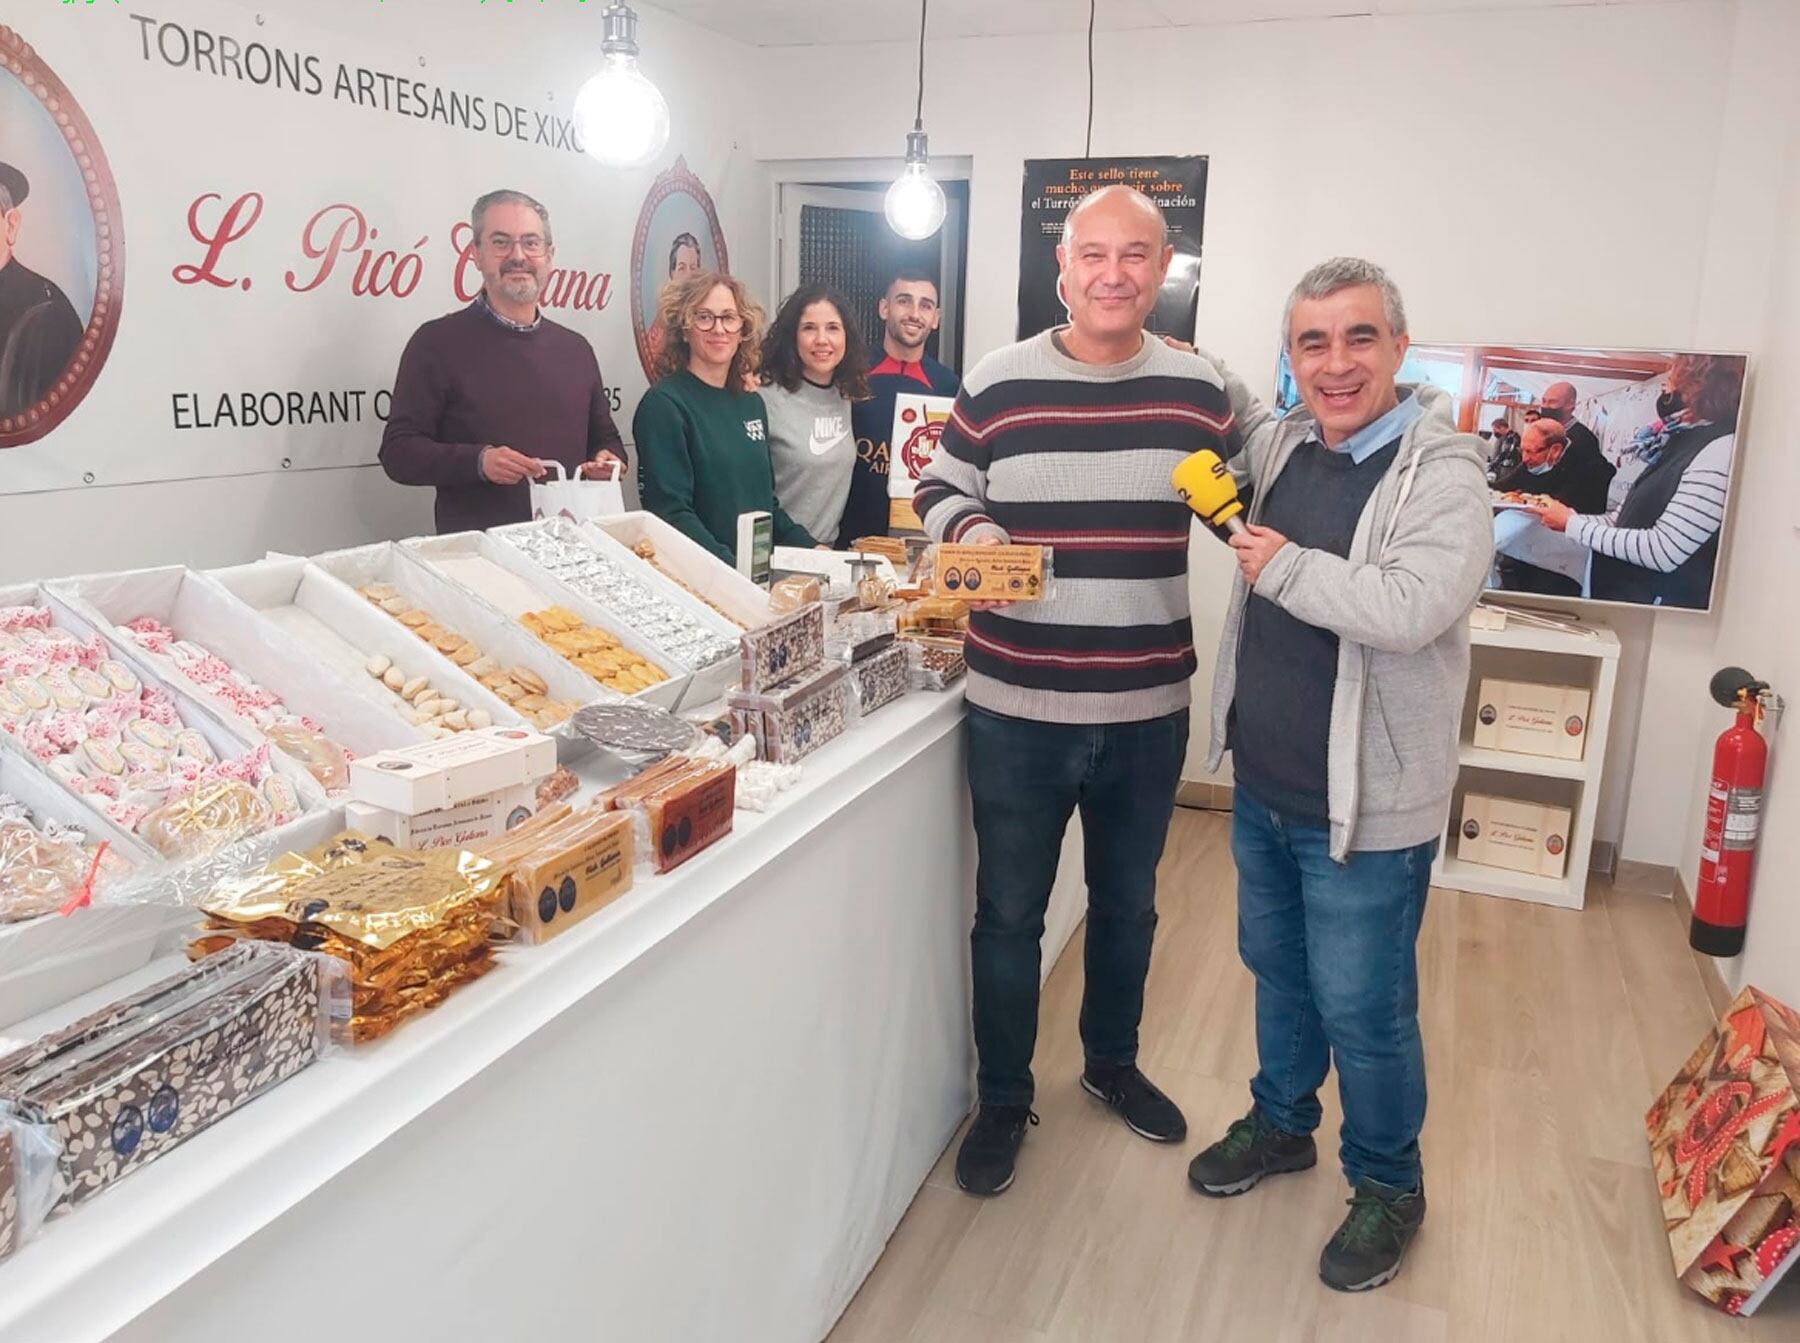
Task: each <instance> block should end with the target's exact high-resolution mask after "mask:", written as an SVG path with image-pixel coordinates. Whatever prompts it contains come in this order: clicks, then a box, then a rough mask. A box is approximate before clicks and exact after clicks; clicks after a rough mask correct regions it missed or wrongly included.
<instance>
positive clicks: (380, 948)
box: [188, 831, 501, 1043]
mask: <svg viewBox="0 0 1800 1343" xmlns="http://www.w3.org/2000/svg"><path fill="white" fill-rule="evenodd" d="M500 906H501V891H500V882H499V873H498V869H497V868H496V867H495V865H494V864H493V863H492V862H490V861H489V860H488V859H486V858H484V857H481V856H480V855H479V854H473V853H467V852H463V851H459V850H455V849H438V850H432V851H430V852H426V853H412V852H407V851H402V850H399V849H396V848H395V847H394V846H393V845H391V844H386V843H383V842H382V841H380V840H373V839H370V838H369V837H368V836H366V835H361V834H358V833H356V832H354V831H345V832H343V833H341V834H339V835H337V836H336V837H335V838H334V839H332V840H331V841H330V842H329V843H327V844H325V845H322V846H321V847H320V848H318V849H315V850H313V851H312V852H310V853H304V854H300V853H288V854H283V855H282V856H281V857H279V858H277V859H276V860H275V861H274V862H272V863H270V864H269V865H268V866H267V867H266V868H264V869H263V870H262V871H261V872H258V873H253V874H251V875H248V876H243V877H239V878H236V879H234V880H228V881H226V882H223V883H222V884H221V885H220V886H219V887H218V889H216V890H215V891H213V892H212V893H211V894H210V895H208V896H206V897H205V898H204V899H202V900H201V902H200V908H201V911H202V912H203V913H205V914H206V916H207V920H208V922H207V925H206V927H205V928H204V929H203V930H202V931H201V932H200V933H199V934H198V935H197V936H196V937H195V939H194V941H193V942H192V944H190V946H189V948H188V954H189V955H192V956H207V955H211V954H214V953H217V952H219V951H220V950H221V949H222V948H225V947H228V946H230V945H231V944H232V943H234V942H240V941H258V942H274V943H285V944H289V945H292V946H296V947H300V948H302V949H304V950H307V951H322V952H326V953H328V954H330V955H331V956H333V957H335V958H337V959H338V960H340V961H343V962H346V963H347V964H348V965H349V967H350V980H351V989H352V995H353V1011H352V1013H351V1016H350V1022H349V1031H350V1036H351V1038H352V1039H354V1040H355V1041H357V1042H358V1043H361V1042H364V1041H367V1040H373V1039H377V1038H379V1037H380V1036H382V1035H385V1034H387V1032H389V1031H391V1030H392V1029H393V1028H394V1027H395V1026H397V1025H399V1024H400V1023H401V1022H402V1021H404V1020H406V1019H407V1018H408V1017H410V1016H412V1015H414V1014H415V1013H418V1012H421V1011H424V1010H426V1009H427V1008H430V1007H434V1006H436V1005H437V1004H438V1003H440V1002H442V1001H443V1000H444V998H445V997H447V996H448V995H449V993H450V992H451V990H453V989H454V988H456V987H457V986H458V985H460V984H463V983H466V982H468V981H469V980H472V979H475V978H477V977H479V976H480V975H483V974H486V973H487V971H488V970H490V969H492V968H493V959H492V949H491V947H490V946H489V942H488V932H489V929H490V927H491V926H492V924H493V921H494V919H495V918H496V917H497V916H498V915H499V914H500Z"/></svg>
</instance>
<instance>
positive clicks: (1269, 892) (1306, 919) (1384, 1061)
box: [1231, 785, 1437, 1189]
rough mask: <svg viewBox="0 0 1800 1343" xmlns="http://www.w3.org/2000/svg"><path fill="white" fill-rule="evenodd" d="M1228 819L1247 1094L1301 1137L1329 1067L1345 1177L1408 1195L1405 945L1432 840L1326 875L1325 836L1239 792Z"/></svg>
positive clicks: (1410, 938)
mask: <svg viewBox="0 0 1800 1343" xmlns="http://www.w3.org/2000/svg"><path fill="white" fill-rule="evenodd" d="M1232 806H1233V812H1232V818H1231V855H1232V857H1233V859H1235V860H1236V862H1237V871H1238V951H1239V953H1240V954H1241V955H1242V956H1243V958H1244V964H1245V965H1247V966H1249V967H1250V972H1251V973H1252V974H1253V975H1255V976H1256V1052H1257V1060H1258V1063H1259V1065H1260V1066H1259V1070H1258V1072H1257V1074H1256V1078H1255V1080H1254V1081H1252V1082H1251V1083H1250V1094H1251V1095H1252V1096H1254V1097H1255V1099H1256V1104H1257V1105H1258V1106H1259V1107H1260V1108H1261V1110H1262V1112H1263V1114H1264V1115H1265V1116H1266V1117H1267V1118H1268V1120H1269V1121H1270V1122H1271V1123H1272V1124H1274V1125H1275V1126H1276V1127H1277V1128H1280V1129H1283V1130H1285V1131H1287V1132H1289V1133H1311V1132H1312V1131H1313V1130H1314V1129H1316V1128H1317V1127H1318V1126H1319V1095H1318V1092H1319V1087H1320V1086H1321V1085H1322V1084H1323V1083H1324V1081H1325V1072H1326V1069H1327V1068H1328V1067H1329V1066H1330V1065H1331V1064H1332V1063H1333V1062H1334V1061H1335V1062H1336V1064H1337V1070H1338V1094H1339V1096H1340V1097H1341V1098H1342V1100H1343V1103H1344V1125H1343V1132H1342V1135H1341V1139H1342V1140H1341V1143H1340V1146H1339V1157H1340V1159H1341V1160H1342V1162H1343V1166H1344V1175H1345V1177H1346V1178H1347V1179H1348V1180H1349V1181H1350V1183H1351V1184H1353V1185H1354V1184H1358V1183H1360V1182H1362V1181H1364V1180H1376V1181H1379V1182H1380V1183H1382V1184H1385V1185H1392V1186H1394V1187H1395V1188H1399V1189H1413V1188H1416V1187H1417V1186H1418V1185H1419V1184H1420V1180H1421V1177H1420V1165H1419V1130H1420V1129H1421V1128H1422V1127H1423V1126H1424V1123H1425V1050H1424V1048H1423V1046H1422V1045H1421V1044H1420V1041H1419V966H1418V958H1417V955H1416V954H1415V944H1416V943H1417V941H1418V936H1419V922H1420V920H1421V919H1422V918H1423V917H1424V914H1425V892H1426V890H1427V888H1428V887H1429V886H1430V883H1431V860H1432V857H1433V856H1434V855H1435V854H1436V852H1437V841H1436V840H1433V841H1431V842H1430V843H1426V844H1420V845H1418V846H1417V847H1416V848H1411V849H1395V850H1391V851H1387V852H1379V853H1352V854H1351V855H1350V859H1349V861H1348V862H1345V863H1335V862H1333V861H1332V860H1331V857H1330V853H1329V832H1328V831H1327V830H1326V829H1325V828H1324V827H1323V826H1315V825H1305V824H1296V823H1295V822H1292V821H1289V820H1287V819H1285V818H1283V817H1282V816H1280V815H1278V814H1276V813H1275V812H1273V811H1271V810H1269V808H1267V807H1265V806H1263V805H1262V804H1261V803H1260V802H1258V801H1257V800H1256V799H1255V798H1253V797H1251V796H1250V795H1249V794H1247V793H1246V792H1245V791H1244V789H1243V787H1242V786H1241V785H1240V786H1239V787H1238V788H1237V790H1236V797H1235V799H1234V801H1233V804H1232Z"/></svg>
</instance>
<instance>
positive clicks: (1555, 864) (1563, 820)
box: [1456, 793, 1569, 877]
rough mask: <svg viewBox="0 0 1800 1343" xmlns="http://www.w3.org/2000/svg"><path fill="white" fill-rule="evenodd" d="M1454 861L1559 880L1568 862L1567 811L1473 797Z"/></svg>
mask: <svg viewBox="0 0 1800 1343" xmlns="http://www.w3.org/2000/svg"><path fill="white" fill-rule="evenodd" d="M1456 856H1457V857H1458V858H1460V859H1462V861H1463V862H1465V863H1480V864H1482V865H1483V866H1485V867H1504V868H1507V869H1509V870H1511V871H1514V872H1531V873H1535V874H1536V875H1538V876H1540V877H1561V876H1562V875H1563V873H1564V871H1565V870H1566V869H1567V867H1568V861H1569V809H1568V808H1567V807H1551V806H1541V805H1539V804H1538V803H1536V802H1521V801H1518V800H1516V799H1514V798H1506V797H1489V796H1487V795H1486V794H1482V793H1470V794H1468V795H1467V796H1465V797H1464V798H1463V809H1462V825H1461V827H1460V829H1458V831H1457V840H1456Z"/></svg>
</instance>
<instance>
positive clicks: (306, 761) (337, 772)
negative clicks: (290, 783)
mask: <svg viewBox="0 0 1800 1343" xmlns="http://www.w3.org/2000/svg"><path fill="white" fill-rule="evenodd" d="M263 735H264V736H265V737H267V738H268V739H269V740H270V741H271V742H273V743H274V744H275V748H276V749H277V750H279V751H285V752H286V753H287V754H288V755H289V756H290V757H292V758H293V759H294V760H295V761H296V762H297V763H298V764H299V765H300V766H301V767H302V768H304V769H305V770H306V772H307V773H308V774H310V775H312V776H313V778H314V779H316V780H318V783H319V787H321V788H323V789H324V790H325V791H326V793H327V794H332V793H341V792H343V791H344V790H345V789H347V788H348V787H349V786H350V752H349V751H347V750H345V749H344V748H343V747H342V746H340V745H338V744H337V743H336V742H335V741H333V740H332V739H331V738H330V737H327V736H326V735H325V734H324V733H323V732H321V731H320V730H319V729H318V728H316V727H312V726H309V725H308V724H307V723H305V722H303V721H302V720H300V719H298V718H293V719H287V720H284V721H282V722H279V723H273V724H271V725H270V726H268V727H266V728H264V729H263Z"/></svg>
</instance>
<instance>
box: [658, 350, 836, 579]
mask: <svg viewBox="0 0 1800 1343" xmlns="http://www.w3.org/2000/svg"><path fill="white" fill-rule="evenodd" d="M631 432H632V437H633V439H635V440H636V444H637V455H638V488H639V492H640V493H641V494H642V495H643V500H644V507H645V508H647V509H649V510H650V511H651V512H652V513H654V514H656V516H657V517H659V518H661V519H662V520H663V521H664V522H666V523H668V524H669V525H670V526H672V527H674V528H676V529H678V530H679V531H681V532H683V533H684V534H685V535H687V536H690V537H692V538H693V539H694V540H695V541H698V542H699V543H700V544H701V545H703V546H705V547H706V548H707V549H708V550H710V551H712V553H713V554H715V555H717V556H718V557H719V558H720V559H722V560H724V561H725V563H727V564H730V565H736V563H737V524H738V515H739V514H742V513H758V512H761V513H772V514H774V515H775V543H776V544H777V545H782V546H811V545H814V544H816V543H815V542H814V540H813V538H812V537H811V536H809V535H807V532H806V529H805V528H804V527H802V526H800V525H799V524H798V523H797V522H795V521H794V520H793V519H792V518H790V517H789V516H788V515H787V514H786V513H785V512H783V511H782V508H781V504H780V503H779V502H778V501H777V500H776V498H775V472H774V468H773V467H772V466H770V464H769V417H768V413H767V411H766V410H765V409H764V408H763V400H762V397H760V396H758V395H757V394H756V393H755V392H742V391H736V390H726V389H724V388H720V387H713V386H710V385H708V384H707V383H704V382H702V381H701V380H700V379H699V378H697V377H695V376H694V375H693V374H692V373H689V372H687V371H686V370H685V369H684V370H683V371H682V372H680V373H675V374H671V375H670V376H669V377H666V378H664V379H663V380H662V381H661V382H659V383H657V384H656V386H654V387H652V388H651V389H650V390H649V391H648V392H646V393H645V394H644V399H643V400H642V401H640V402H638V408H637V414H636V415H634V416H633V417H632V420H631Z"/></svg>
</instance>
